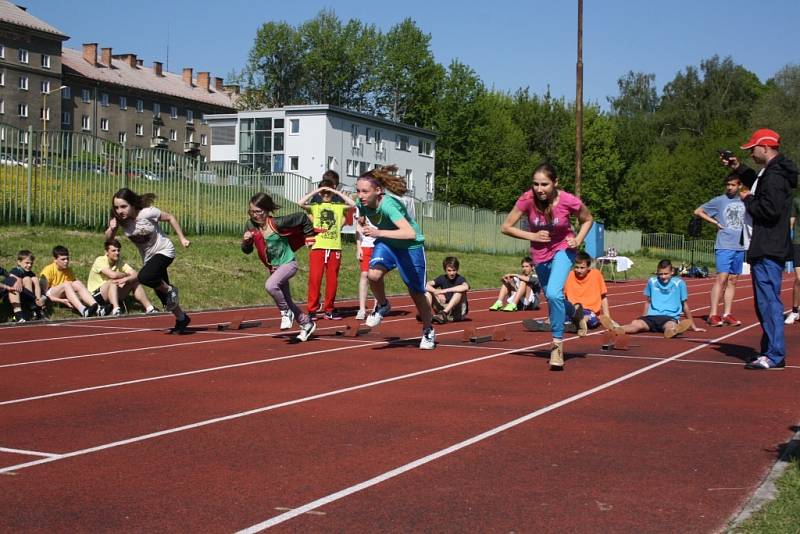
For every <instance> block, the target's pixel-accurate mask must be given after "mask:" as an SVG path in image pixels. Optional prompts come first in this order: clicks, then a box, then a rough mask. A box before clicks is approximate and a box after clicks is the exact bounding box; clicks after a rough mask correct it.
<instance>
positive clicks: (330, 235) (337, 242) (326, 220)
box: [311, 202, 347, 250]
mask: <svg viewBox="0 0 800 534" xmlns="http://www.w3.org/2000/svg"><path fill="white" fill-rule="evenodd" d="M346 212H347V204H334V203H332V202H323V203H321V204H312V205H311V217H312V218H313V219H314V228H322V229H324V230H325V231H324V232H320V233H318V234H317V238H316V241H315V242H314V246H313V247H312V248H313V249H315V250H316V249H325V250H342V226H344V214H345V213H346Z"/></svg>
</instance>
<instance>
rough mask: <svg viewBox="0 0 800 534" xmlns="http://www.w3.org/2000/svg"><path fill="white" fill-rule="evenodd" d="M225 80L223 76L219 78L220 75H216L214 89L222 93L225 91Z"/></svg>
mask: <svg viewBox="0 0 800 534" xmlns="http://www.w3.org/2000/svg"><path fill="white" fill-rule="evenodd" d="M223 82H224V80H223V79H222V78H219V77H218V76H214V89H215V90H216V91H217V92H218V93H221V92H222V91H224V89H223V87H225V84H224V83H223Z"/></svg>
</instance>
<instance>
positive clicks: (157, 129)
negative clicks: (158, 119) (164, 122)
mask: <svg viewBox="0 0 800 534" xmlns="http://www.w3.org/2000/svg"><path fill="white" fill-rule="evenodd" d="M153 137H161V127H160V126H153Z"/></svg>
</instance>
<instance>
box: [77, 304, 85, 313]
mask: <svg viewBox="0 0 800 534" xmlns="http://www.w3.org/2000/svg"><path fill="white" fill-rule="evenodd" d="M85 309H86V306H84V305H83V304H81V307H80V309H79V310H78V313H80V314H81V315H83V310H85Z"/></svg>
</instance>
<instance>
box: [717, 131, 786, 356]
mask: <svg viewBox="0 0 800 534" xmlns="http://www.w3.org/2000/svg"><path fill="white" fill-rule="evenodd" d="M780 142H781V138H780V136H779V135H778V134H777V132H775V131H773V130H770V129H768V128H761V129H758V130H756V131H755V132H754V133H753V135H752V136H750V140H749V141H747V143H745V144H744V145H742V147H741V148H742V149H743V150H748V151H749V152H750V157H752V158H753V161H755V162H756V163H757V164H759V165H763V168H762V169H761V170H760V171H758V172H756V171H754V170H753V169H751V168H749V167H748V166H747V165H744V164H742V163H740V162H739V160H738V159H737V158H736V157H735V156H734V157H730V158H725V157H722V156H721V157H720V161H721V162H722V164H723V165H726V166H728V167H730V168H731V169H732V170H733V171H734V173H736V174H737V175H738V176H739V177H741V179H742V184H744V185H743V187H742V188H741V189H740V190H739V196H740V197H741V199H742V202H744V205H745V213H746V217H745V223H746V224H748V223H751V225H752V236H751V237H750V239H749V247H748V249H747V262H748V263H749V264H750V270H751V272H752V276H753V293H754V295H755V306H756V315H757V316H758V320H759V321H760V322H761V330H762V334H761V349H760V351H759V354H758V356H757V357H756V358H754V359H753V360H752V361H750V362H749V363H748V364H747V365H746V366H745V367H746V368H747V369H783V368H784V367H785V366H786V363H785V359H786V339H785V336H784V332H783V303H782V302H781V281H782V277H783V266H784V264H785V262H786V261H787V260H790V259H791V258H792V240H791V238H790V234H789V211H790V208H791V205H792V197H793V196H794V189H795V188H796V187H797V166H796V165H795V164H794V162H793V161H791V160H789V159H787V158H786V157H785V156H784V155H783V154H781V153H780V152H779V151H778V148H779V147H780ZM747 219H750V220H749V221H748V220H747ZM746 233H747V232H746ZM745 238H747V236H745ZM745 245H746V246H747V242H746V241H745Z"/></svg>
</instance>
